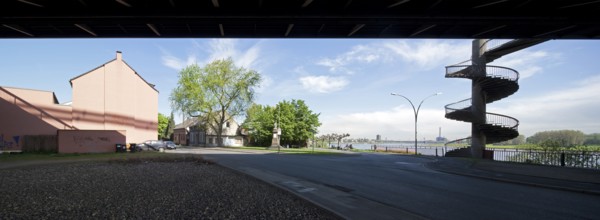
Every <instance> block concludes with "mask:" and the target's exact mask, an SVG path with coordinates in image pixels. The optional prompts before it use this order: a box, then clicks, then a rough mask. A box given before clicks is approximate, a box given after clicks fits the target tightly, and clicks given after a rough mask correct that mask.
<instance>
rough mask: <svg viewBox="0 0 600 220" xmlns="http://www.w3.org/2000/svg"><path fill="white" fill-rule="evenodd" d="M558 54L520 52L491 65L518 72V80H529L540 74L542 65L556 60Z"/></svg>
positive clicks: (530, 51) (531, 51)
mask: <svg viewBox="0 0 600 220" xmlns="http://www.w3.org/2000/svg"><path fill="white" fill-rule="evenodd" d="M558 56H559V55H558V54H550V53H549V52H547V51H541V50H540V51H533V50H521V51H517V52H515V53H512V54H509V55H506V56H504V57H501V58H500V59H498V60H495V61H494V62H493V64H491V65H497V66H504V67H508V68H511V69H515V70H517V71H518V72H519V75H520V79H525V78H529V77H531V76H533V75H535V74H537V73H541V72H542V71H543V70H544V68H543V67H542V66H544V65H543V64H542V63H549V62H553V61H549V59H556V58H557V57H558Z"/></svg>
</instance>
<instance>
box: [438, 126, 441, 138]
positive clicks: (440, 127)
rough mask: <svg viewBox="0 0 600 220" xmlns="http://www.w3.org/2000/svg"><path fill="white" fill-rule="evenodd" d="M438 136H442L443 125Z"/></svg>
mask: <svg viewBox="0 0 600 220" xmlns="http://www.w3.org/2000/svg"><path fill="white" fill-rule="evenodd" d="M438 137H442V127H440V134H439V135H438Z"/></svg>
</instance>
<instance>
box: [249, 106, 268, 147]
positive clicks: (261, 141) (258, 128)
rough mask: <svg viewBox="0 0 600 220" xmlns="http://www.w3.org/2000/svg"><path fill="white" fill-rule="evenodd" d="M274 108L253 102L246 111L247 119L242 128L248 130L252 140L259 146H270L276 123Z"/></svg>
mask: <svg viewBox="0 0 600 220" xmlns="http://www.w3.org/2000/svg"><path fill="white" fill-rule="evenodd" d="M273 110H274V108H273V107H271V106H266V105H265V106H263V105H258V104H253V105H252V106H250V108H248V110H247V111H246V120H245V121H244V123H243V124H242V128H244V129H246V130H247V131H248V134H249V136H250V142H251V143H253V144H257V145H259V146H268V145H270V144H271V140H272V135H273V126H274V123H275V118H274V117H275V115H274V114H273V112H274V111H273Z"/></svg>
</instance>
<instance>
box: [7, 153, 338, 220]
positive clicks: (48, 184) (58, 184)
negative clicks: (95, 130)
mask: <svg viewBox="0 0 600 220" xmlns="http://www.w3.org/2000/svg"><path fill="white" fill-rule="evenodd" d="M90 218H92V219H338V218H339V217H337V216H335V215H333V214H331V213H330V212H328V211H325V210H323V209H321V208H319V207H317V206H315V205H313V204H311V203H309V202H307V201H305V200H302V199H299V198H297V197H296V196H294V195H292V194H289V193H288V192H285V191H283V190H281V189H278V188H276V187H273V186H270V185H268V184H266V183H264V182H261V181H259V180H256V179H254V178H251V177H248V176H245V175H243V174H239V173H237V172H233V171H231V170H229V169H226V168H223V167H221V166H218V165H214V164H211V163H210V162H205V161H198V160H197V161H190V160H183V161H165V160H152V159H139V160H128V161H105V162H79V163H63V164H52V165H44V166H36V167H26V168H19V169H5V170H0V219H90Z"/></svg>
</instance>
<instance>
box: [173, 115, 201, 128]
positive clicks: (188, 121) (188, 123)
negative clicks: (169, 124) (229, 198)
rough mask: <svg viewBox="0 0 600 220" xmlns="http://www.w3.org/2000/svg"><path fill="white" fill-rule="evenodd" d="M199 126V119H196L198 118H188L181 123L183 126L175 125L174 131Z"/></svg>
mask: <svg viewBox="0 0 600 220" xmlns="http://www.w3.org/2000/svg"><path fill="white" fill-rule="evenodd" d="M197 124H198V118H196V117H192V118H187V119H185V120H184V121H183V122H181V124H177V125H175V128H173V129H182V128H189V127H191V126H194V125H197Z"/></svg>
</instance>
